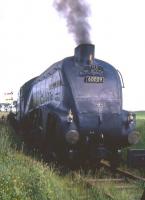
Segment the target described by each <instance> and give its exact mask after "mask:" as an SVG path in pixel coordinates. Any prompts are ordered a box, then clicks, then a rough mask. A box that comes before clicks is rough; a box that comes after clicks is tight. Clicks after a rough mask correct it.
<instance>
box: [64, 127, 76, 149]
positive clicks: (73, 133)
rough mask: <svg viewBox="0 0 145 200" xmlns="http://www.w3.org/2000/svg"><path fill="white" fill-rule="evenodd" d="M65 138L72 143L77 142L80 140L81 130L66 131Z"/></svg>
mask: <svg viewBox="0 0 145 200" xmlns="http://www.w3.org/2000/svg"><path fill="white" fill-rule="evenodd" d="M65 139H66V141H67V142H68V143H69V144H71V145H73V144H76V143H77V142H78V141H79V132H78V131H77V130H73V129H71V130H69V131H68V132H67V133H66V135H65Z"/></svg>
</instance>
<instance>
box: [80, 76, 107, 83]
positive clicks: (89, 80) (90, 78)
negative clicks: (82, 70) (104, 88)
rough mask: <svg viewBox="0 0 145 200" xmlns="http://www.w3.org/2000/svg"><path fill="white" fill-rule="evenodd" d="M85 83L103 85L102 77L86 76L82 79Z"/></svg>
mask: <svg viewBox="0 0 145 200" xmlns="http://www.w3.org/2000/svg"><path fill="white" fill-rule="evenodd" d="M84 82H85V83H103V82H104V77H102V76H86V77H85V78H84Z"/></svg>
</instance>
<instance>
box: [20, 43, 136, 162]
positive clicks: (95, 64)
mask: <svg viewBox="0 0 145 200" xmlns="http://www.w3.org/2000/svg"><path fill="white" fill-rule="evenodd" d="M94 49H95V47H94V45H92V44H81V45H79V46H78V47H76V48H75V54H74V56H72V57H68V58H65V59H63V60H62V61H59V62H57V63H55V64H53V65H52V66H50V67H49V68H48V69H47V70H46V71H44V72H43V73H42V74H41V75H40V76H38V77H36V78H33V79H32V80H30V81H28V82H26V83H25V84H24V85H23V86H22V87H21V89H20V92H19V100H18V103H17V121H18V124H19V127H20V129H21V130H23V132H24V135H25V136H26V137H27V138H28V140H29V141H31V143H32V144H34V146H35V147H38V148H40V149H42V151H43V152H45V153H46V154H48V155H50V154H52V155H55V156H56V157H57V158H59V159H66V160H67V159H72V160H73V161H74V162H76V160H80V161H81V160H82V161H86V160H93V161H95V160H96V161H97V160H101V159H109V160H111V159H112V158H116V157H115V156H117V155H118V152H120V150H121V149H122V148H123V147H126V146H128V145H131V144H134V143H136V142H137V140H138V136H137V134H136V132H135V115H134V114H133V113H131V112H128V111H125V110H123V109H122V87H123V80H122V77H121V75H120V73H118V71H117V70H116V69H115V68H114V67H113V66H111V65H110V64H108V63H106V62H104V61H101V60H98V59H95V58H94Z"/></svg>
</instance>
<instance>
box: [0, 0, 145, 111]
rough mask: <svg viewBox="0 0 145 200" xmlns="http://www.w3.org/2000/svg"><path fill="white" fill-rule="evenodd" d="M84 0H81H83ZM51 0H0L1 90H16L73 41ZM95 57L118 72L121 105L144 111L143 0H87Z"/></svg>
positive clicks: (64, 52) (66, 53)
mask: <svg viewBox="0 0 145 200" xmlns="http://www.w3.org/2000/svg"><path fill="white" fill-rule="evenodd" d="M82 1H83V0H82ZM52 2H53V0H13V1H12V0H0V72H1V73H0V74H1V76H0V93H4V92H9V91H11V90H13V91H14V93H15V96H16V94H17V92H18V89H19V88H20V86H21V85H23V84H24V83H25V82H26V81H28V80H29V79H31V78H33V77H35V76H37V75H39V74H40V73H41V72H43V71H44V70H45V69H46V68H47V67H49V66H50V65H51V64H52V63H54V62H56V61H58V60H61V59H63V58H64V57H67V56H71V55H73V53H74V48H75V47H76V44H75V42H74V39H73V36H72V35H71V34H70V33H68V31H67V27H66V22H65V20H64V19H63V18H60V16H59V15H58V14H57V12H56V11H55V9H54V8H53V6H52ZM88 2H89V4H90V7H91V10H92V14H91V16H90V18H89V21H90V24H91V27H92V29H91V39H92V42H93V43H94V44H95V57H96V58H98V59H102V60H105V61H107V62H109V63H110V64H112V65H113V66H115V67H116V68H117V69H119V71H120V72H121V73H122V76H123V78H124V82H125V89H123V90H124V95H123V102H124V108H125V109H128V110H145V73H144V72H145V70H144V68H145V56H144V52H145V12H144V10H145V5H144V4H145V2H144V0H109V1H108V0H88Z"/></svg>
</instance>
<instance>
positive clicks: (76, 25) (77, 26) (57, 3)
mask: <svg viewBox="0 0 145 200" xmlns="http://www.w3.org/2000/svg"><path fill="white" fill-rule="evenodd" d="M54 7H55V8H56V10H57V11H58V12H59V13H60V14H61V15H62V16H63V17H64V18H65V19H66V21H67V27H68V31H69V32H70V33H72V34H73V35H74V39H75V41H76V43H77V44H83V43H91V40H90V29H91V27H90V24H89V23H88V20H87V18H88V17H89V15H90V8H89V6H88V5H87V3H85V2H84V0H54Z"/></svg>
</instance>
